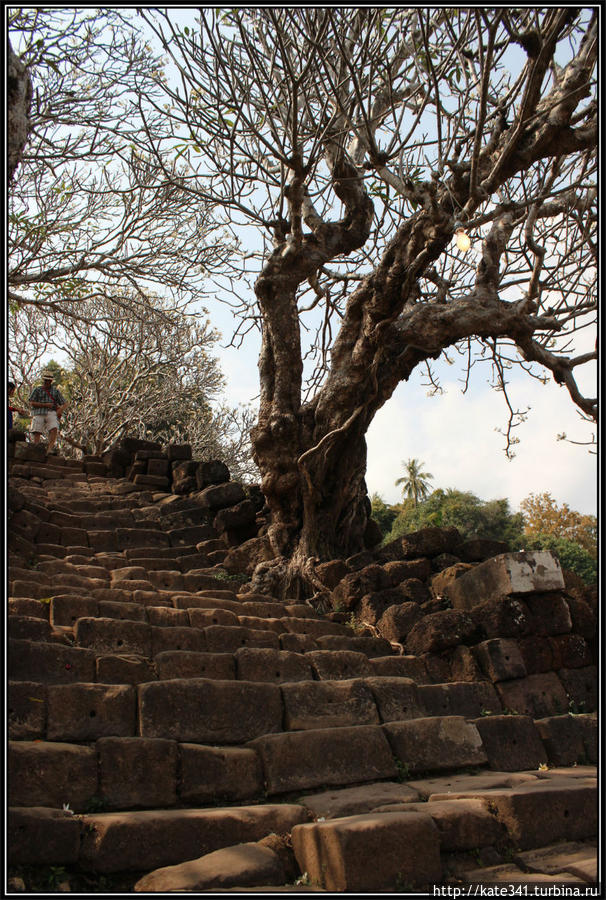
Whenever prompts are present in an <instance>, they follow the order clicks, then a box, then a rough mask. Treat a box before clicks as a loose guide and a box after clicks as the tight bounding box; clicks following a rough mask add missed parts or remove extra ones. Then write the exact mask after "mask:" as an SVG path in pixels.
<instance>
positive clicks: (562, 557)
mask: <svg viewBox="0 0 606 900" xmlns="http://www.w3.org/2000/svg"><path fill="white" fill-rule="evenodd" d="M521 546H523V547H524V549H526V550H552V551H553V553H555V555H556V556H557V558H558V559H559V561H560V565H561V566H562V568H563V569H569V570H570V571H571V572H574V573H575V575H578V576H579V578H582V579H583V581H584V582H585V584H595V583H596V582H597V579H598V563H597V559H594V558H593V557H592V555H591V553H589V551H588V550H586V549H585V548H584V547H581V545H580V544H578V543H577V542H576V541H570V540H568V539H567V538H564V537H559V536H558V535H555V534H534V535H532V536H528V535H524V536H523V538H522V540H521Z"/></svg>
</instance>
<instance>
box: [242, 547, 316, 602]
mask: <svg viewBox="0 0 606 900" xmlns="http://www.w3.org/2000/svg"><path fill="white" fill-rule="evenodd" d="M319 562H320V560H318V559H316V558H314V557H303V556H302V555H301V554H298V553H295V555H294V556H293V557H291V558H290V559H289V558H288V557H286V556H277V557H275V558H274V559H270V560H268V561H266V562H261V563H259V564H258V565H257V566H256V567H255V570H254V572H253V574H252V578H251V581H250V584H251V590H252V591H253V592H255V593H259V594H268V595H269V596H271V597H275V598H277V599H279V600H291V601H294V602H297V603H308V604H309V605H310V606H313V607H314V609H316V610H319V611H320V612H328V611H329V610H330V609H331V603H330V591H329V590H328V588H327V587H326V585H325V584H324V583H323V582H322V581H321V580H320V578H319V577H318V574H317V571H316V567H317V565H318V563H319Z"/></svg>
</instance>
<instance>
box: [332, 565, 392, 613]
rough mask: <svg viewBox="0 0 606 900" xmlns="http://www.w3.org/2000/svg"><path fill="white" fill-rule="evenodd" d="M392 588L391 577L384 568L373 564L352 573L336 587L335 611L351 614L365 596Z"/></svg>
mask: <svg viewBox="0 0 606 900" xmlns="http://www.w3.org/2000/svg"><path fill="white" fill-rule="evenodd" d="M388 587H390V583H389V576H388V575H387V573H386V572H385V570H384V568H383V567H382V566H379V565H376V564H373V565H370V566H366V567H365V568H364V569H362V570H361V571H359V572H350V574H349V575H346V576H345V577H344V578H342V579H341V581H340V582H339V583H338V584H337V586H336V587H335V589H334V591H333V593H332V604H333V607H334V609H342V610H345V611H346V612H349V611H350V610H352V609H353V608H354V606H355V605H356V604H357V603H358V601H359V600H361V599H362V597H364V596H365V594H371V593H373V592H374V591H380V590H383V589H384V588H388Z"/></svg>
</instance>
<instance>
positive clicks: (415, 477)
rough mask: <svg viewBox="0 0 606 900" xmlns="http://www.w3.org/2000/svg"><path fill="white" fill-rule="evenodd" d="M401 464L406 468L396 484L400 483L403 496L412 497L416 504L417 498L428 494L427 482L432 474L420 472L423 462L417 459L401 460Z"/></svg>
mask: <svg viewBox="0 0 606 900" xmlns="http://www.w3.org/2000/svg"><path fill="white" fill-rule="evenodd" d="M402 465H403V466H404V468H405V470H406V475H403V476H402V478H398V480H397V481H396V485H399V484H401V485H402V494H403V495H404V496H405V497H412V499H413V501H414V505H415V506H417V505H418V502H419V500H425V498H426V497H427V495H428V494H429V484H428V482H429V481H431V479H432V478H433V475H431V474H430V473H429V472H422V471H421V466H423V465H424V464H423V463H422V462H420V461H419V460H418V459H409V460H407V461H406V462H404V460H402Z"/></svg>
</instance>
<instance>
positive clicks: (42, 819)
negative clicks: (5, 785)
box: [6, 806, 80, 866]
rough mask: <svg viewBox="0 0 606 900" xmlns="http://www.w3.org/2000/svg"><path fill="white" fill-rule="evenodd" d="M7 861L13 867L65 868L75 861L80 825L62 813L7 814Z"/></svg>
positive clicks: (12, 811) (36, 810) (20, 810)
mask: <svg viewBox="0 0 606 900" xmlns="http://www.w3.org/2000/svg"><path fill="white" fill-rule="evenodd" d="M7 825H8V829H7V835H6V837H7V852H8V858H7V861H8V863H9V865H13V866H27V865H35V866H40V865H53V864H57V865H62V866H65V865H69V864H70V863H76V862H77V861H78V853H79V851H80V821H79V820H78V819H77V818H74V816H72V815H70V813H69V812H65V811H64V810H63V809H47V808H44V807H41V806H37V807H32V808H29V809H28V808H25V807H13V808H12V809H9V811H8V822H7Z"/></svg>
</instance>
